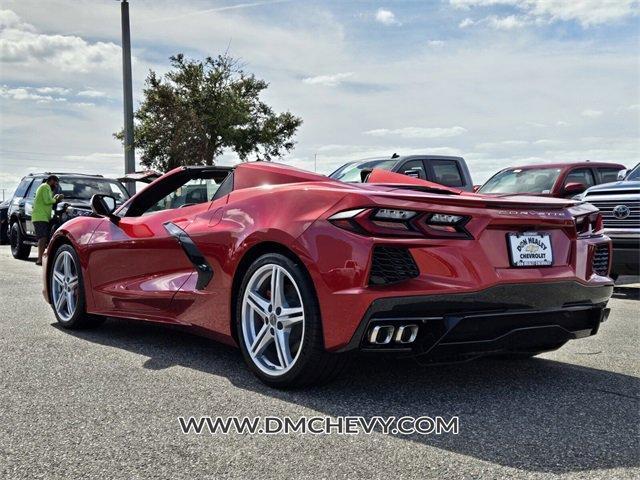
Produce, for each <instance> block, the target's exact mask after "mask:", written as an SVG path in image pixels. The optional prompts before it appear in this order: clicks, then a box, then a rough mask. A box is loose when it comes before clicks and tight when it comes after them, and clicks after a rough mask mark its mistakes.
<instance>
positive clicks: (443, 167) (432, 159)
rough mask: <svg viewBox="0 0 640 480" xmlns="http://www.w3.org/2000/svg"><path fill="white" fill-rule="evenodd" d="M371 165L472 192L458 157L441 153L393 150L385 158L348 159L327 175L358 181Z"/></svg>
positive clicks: (467, 172) (370, 168)
mask: <svg viewBox="0 0 640 480" xmlns="http://www.w3.org/2000/svg"><path fill="white" fill-rule="evenodd" d="M374 168H380V169H382V170H390V171H392V172H396V173H403V174H405V175H409V176H410V177H415V178H421V179H422V180H429V181H430V182H434V183H439V184H440V185H445V186H447V187H454V188H459V189H460V190H465V191H468V192H471V191H473V182H472V181H471V174H470V173H469V168H468V167H467V162H465V161H464V158H462V157H449V156H443V155H406V156H400V155H398V154H396V153H394V154H393V155H392V156H391V157H386V158H369V159H366V160H359V161H357V162H349V163H346V164H344V165H343V166H341V167H340V168H338V169H337V170H336V171H335V172H333V173H332V174H331V175H329V177H331V178H333V179H335V180H340V181H342V182H361V181H362V179H363V178H364V177H366V176H367V173H368V172H370V171H371V170H372V169H374Z"/></svg>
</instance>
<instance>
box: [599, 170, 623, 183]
mask: <svg viewBox="0 0 640 480" xmlns="http://www.w3.org/2000/svg"><path fill="white" fill-rule="evenodd" d="M598 171H599V172H600V183H611V182H615V181H617V180H618V172H619V171H620V170H619V169H617V168H599V169H598Z"/></svg>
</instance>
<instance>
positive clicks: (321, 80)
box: [302, 72, 353, 87]
mask: <svg viewBox="0 0 640 480" xmlns="http://www.w3.org/2000/svg"><path fill="white" fill-rule="evenodd" d="M351 76H353V72H345V73H335V74H333V75H319V76H317V77H307V78H304V79H303V80H302V81H303V83H307V84H309V85H323V86H325V87H336V86H338V85H340V84H341V83H342V81H343V80H346V79H347V78H349V77H351Z"/></svg>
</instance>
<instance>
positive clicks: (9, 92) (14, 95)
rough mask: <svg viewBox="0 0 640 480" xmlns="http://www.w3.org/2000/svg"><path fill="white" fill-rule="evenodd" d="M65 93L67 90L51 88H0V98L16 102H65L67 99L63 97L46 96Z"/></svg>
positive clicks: (2, 86) (5, 86) (3, 86)
mask: <svg viewBox="0 0 640 480" xmlns="http://www.w3.org/2000/svg"><path fill="white" fill-rule="evenodd" d="M67 92H68V90H67V89H64V88H53V87H42V88H30V87H17V88H9V87H8V86H7V85H1V86H0V98H7V99H10V100H18V101H24V100H31V101H36V102H38V103H50V102H66V101H67V99H66V98H64V97H60V96H53V95H47V94H54V95H60V94H63V93H67ZM43 94H44V95H43Z"/></svg>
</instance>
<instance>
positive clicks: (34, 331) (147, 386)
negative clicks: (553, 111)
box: [0, 246, 640, 479]
mask: <svg viewBox="0 0 640 480" xmlns="http://www.w3.org/2000/svg"><path fill="white" fill-rule="evenodd" d="M33 260H34V259H33V257H32V258H31V260H30V261H17V260H14V259H13V258H12V257H11V254H10V252H9V248H8V246H2V247H0V292H1V293H0V297H1V306H0V312H2V314H1V315H0V351H1V352H2V357H1V362H0V382H1V388H0V411H1V412H2V414H1V415H2V422H0V474H1V476H2V477H3V478H41V477H47V478H52V477H57V478H80V477H82V478H96V477H100V478H173V479H175V478H220V477H223V476H225V477H238V478H247V477H261V478H272V477H276V476H278V477H283V478H293V477H314V478H330V477H331V478H342V477H348V478H479V477H481V476H482V477H485V478H513V477H514V476H517V477H519V478H522V477H527V478H542V477H548V476H563V477H565V476H566V477H575V478H603V477H605V476H608V477H611V478H634V477H635V478H638V476H639V475H640V469H639V464H640V454H639V443H638V442H639V441H638V438H639V436H638V433H639V431H638V411H639V409H638V402H639V400H640V383H639V382H638V376H639V375H640V362H639V356H640V354H639V352H640V348H639V347H640V345H639V343H640V342H639V338H640V330H639V328H638V327H639V320H640V319H639V311H640V310H639V308H638V307H639V305H640V303H639V295H638V293H639V291H640V290H638V289H637V288H636V287H635V286H633V285H632V286H625V287H620V288H616V291H615V294H614V298H613V299H612V301H611V303H610V307H611V316H610V317H609V320H608V321H607V322H606V323H604V324H603V325H602V328H601V330H600V333H599V334H598V335H597V336H595V337H591V338H588V339H585V340H580V341H575V342H570V343H569V344H568V345H566V346H565V347H564V348H562V349H561V350H559V351H557V352H554V353H551V354H546V355H542V356H540V357H537V358H535V359H530V360H518V361H513V360H510V361H506V360H497V359H491V360H488V359H486V360H480V361H475V362H471V363H466V364H458V365H448V366H431V367H421V366H419V365H417V364H416V363H415V362H413V361H398V362H389V361H388V360H386V361H385V360H377V359H371V358H368V359H359V360H357V361H354V362H353V363H352V365H351V366H350V367H349V368H348V370H347V371H346V372H345V373H344V374H343V375H342V376H341V377H340V378H339V379H338V380H337V381H335V382H333V383H332V384H330V385H327V386H324V387H321V388H315V389H309V390H303V391H291V392H282V391H276V390H271V389H269V388H267V387H265V386H264V385H262V384H261V383H260V382H258V380H256V379H255V378H254V377H253V376H252V375H251V374H250V373H249V372H248V371H247V370H246V369H245V367H244V365H243V362H242V358H241V356H240V354H239V353H238V352H237V351H236V350H234V349H232V348H229V347H226V346H223V345H219V344H216V343H214V342H212V341H210V340H207V339H203V338H199V337H196V336H192V335H189V334H186V333H182V332H178V331H175V330H172V329H167V328H164V327H161V326H156V325H148V324H141V323H135V322H132V321H116V320H108V321H107V322H106V323H105V324H104V325H103V326H102V327H100V328H98V329H96V330H91V331H79V332H70V331H63V330H61V329H59V328H57V327H56V324H55V322H54V316H53V313H52V312H51V309H50V308H49V306H48V305H47V304H46V303H45V301H44V300H43V299H42V295H41V270H40V267H37V266H35V265H34V263H33ZM180 415H184V416H191V415H193V416H204V415H211V416H231V415H240V416H244V415H247V416H252V417H253V416H264V415H274V416H282V417H284V416H290V417H293V418H299V417H300V416H302V415H307V416H315V415H321V416H341V415H362V416H365V417H373V416H379V415H381V416H397V417H400V416H404V415H410V416H421V415H427V416H437V415H440V416H444V417H450V416H459V418H460V433H459V435H452V434H443V435H440V436H435V435H410V436H403V435H392V434H389V435H385V434H382V433H373V434H370V435H367V434H360V435H354V436H348V435H337V434H332V435H322V436H316V435H300V434H291V435H273V436H268V435H239V434H230V435H215V436H214V435H209V434H203V435H183V434H182V433H181V432H180V429H179V424H178V421H177V417H178V416H180Z"/></svg>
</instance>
